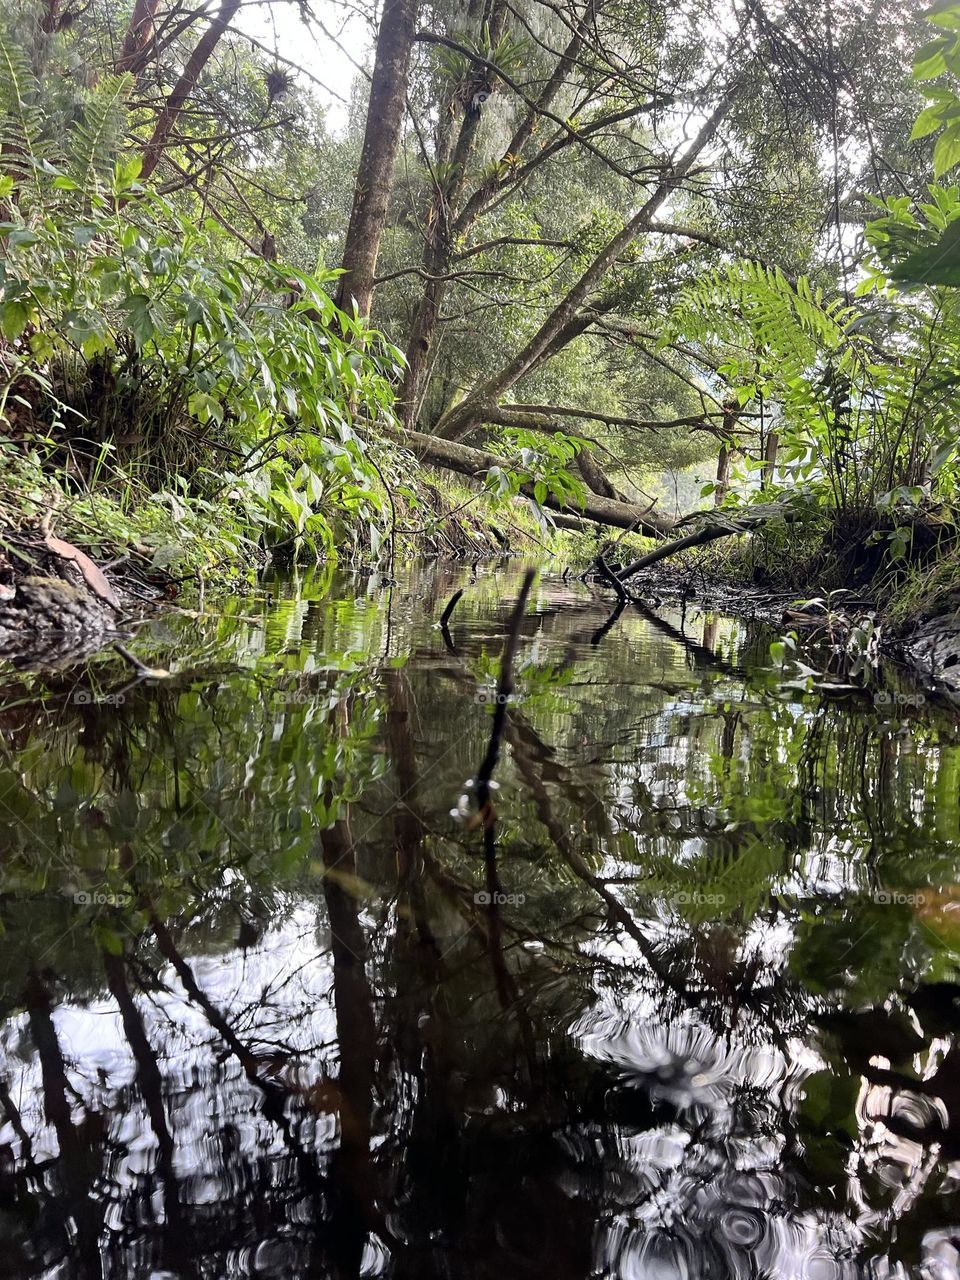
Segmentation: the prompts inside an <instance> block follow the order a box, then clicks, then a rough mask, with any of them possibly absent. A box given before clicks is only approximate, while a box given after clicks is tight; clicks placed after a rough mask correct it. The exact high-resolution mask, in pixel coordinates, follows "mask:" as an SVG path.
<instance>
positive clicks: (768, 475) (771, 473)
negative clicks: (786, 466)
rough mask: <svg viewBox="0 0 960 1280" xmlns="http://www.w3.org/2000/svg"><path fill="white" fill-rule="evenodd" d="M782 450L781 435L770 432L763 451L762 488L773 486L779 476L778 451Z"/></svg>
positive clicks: (776, 432)
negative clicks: (775, 478) (777, 475)
mask: <svg viewBox="0 0 960 1280" xmlns="http://www.w3.org/2000/svg"><path fill="white" fill-rule="evenodd" d="M779 448H780V433H779V432H778V431H773V430H771V431H769V432H768V433H767V440H766V444H765V445H764V449H763V470H762V471H761V472H760V488H761V489H766V488H768V487H769V486H770V485H772V484H773V481H774V477H775V476H776V474H777V450H778V449H779Z"/></svg>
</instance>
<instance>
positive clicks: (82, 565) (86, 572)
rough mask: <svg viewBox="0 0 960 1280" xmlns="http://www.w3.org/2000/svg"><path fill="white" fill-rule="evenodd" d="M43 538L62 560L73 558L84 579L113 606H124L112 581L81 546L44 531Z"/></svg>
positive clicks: (50, 549)
mask: <svg viewBox="0 0 960 1280" xmlns="http://www.w3.org/2000/svg"><path fill="white" fill-rule="evenodd" d="M43 540H44V542H45V543H46V547H47V550H48V551H52V552H53V554H54V555H55V556H59V557H60V559H61V560H72V561H73V563H74V564H75V565H76V566H77V568H78V569H79V570H80V572H81V573H82V574H83V579H84V581H85V582H86V584H87V586H88V587H89V588H90V590H91V591H92V592H93V593H94V595H97V596H99V597H100V599H101V600H105V601H106V602H107V604H108V605H110V606H111V608H113V609H116V610H117V611H118V612H119V611H120V609H121V608H122V606H121V604H120V601H119V600H118V599H117V597H116V595H115V594H114V590H113V588H112V587H111V586H110V583H109V582H108V581H107V580H106V578H105V577H104V576H103V571H102V570H100V569H98V568H97V566H96V565H95V564H94V563H93V561H92V560H91V559H90V557H89V556H88V555H87V554H86V552H85V551H81V550H80V548H79V547H75V546H74V545H73V543H71V542H64V540H63V538H56V537H54V535H53V534H52V533H44V535H43Z"/></svg>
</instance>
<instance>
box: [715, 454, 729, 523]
mask: <svg viewBox="0 0 960 1280" xmlns="http://www.w3.org/2000/svg"><path fill="white" fill-rule="evenodd" d="M729 482H730V446H729V445H728V444H726V443H724V444H722V445H721V446H720V454H719V457H718V458H717V487H716V488H715V489H714V491H713V505H714V506H715V507H721V506H723V500H724V498H725V497H726V496H727V485H728V484H729Z"/></svg>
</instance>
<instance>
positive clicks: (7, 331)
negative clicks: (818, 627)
mask: <svg viewBox="0 0 960 1280" xmlns="http://www.w3.org/2000/svg"><path fill="white" fill-rule="evenodd" d="M29 318H30V312H29V310H28V308H27V304H26V303H25V302H5V303H4V304H3V306H2V308H0V332H2V333H3V336H4V337H5V338H8V339H9V340H10V341H11V342H12V341H13V340H14V338H19V337H20V335H21V333H23V331H24V329H25V328H26V327H27V321H28V320H29Z"/></svg>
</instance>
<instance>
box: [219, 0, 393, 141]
mask: <svg viewBox="0 0 960 1280" xmlns="http://www.w3.org/2000/svg"><path fill="white" fill-rule="evenodd" d="M308 3H309V0H308ZM309 8H310V12H311V14H312V17H311V19H310V20H309V22H305V21H304V19H303V17H302V14H301V6H300V4H299V3H297V0H273V2H272V3H271V0H246V3H245V4H244V5H243V7H242V9H241V14H240V18H239V21H238V23H237V26H238V28H239V29H240V30H241V31H242V32H244V33H245V34H246V35H249V36H252V37H253V39H254V40H256V41H258V42H259V43H260V44H261V45H262V46H263V47H264V48H265V49H267V50H268V51H269V52H276V53H277V54H278V55H279V57H280V58H281V59H287V60H288V61H289V62H292V63H295V64H296V66H297V67H301V68H303V71H304V72H305V74H304V75H302V76H301V77H300V79H301V80H302V82H303V83H304V84H309V85H311V86H312V88H313V89H314V91H315V92H316V94H317V96H318V97H319V99H320V101H321V102H322V103H323V104H324V106H326V107H327V109H328V111H329V117H328V118H329V121H330V124H331V126H332V127H333V128H334V129H338V128H343V127H344V126H345V125H346V122H347V114H348V108H349V103H350V91H351V87H352V85H353V81H354V78H355V76H356V75H357V69H358V66H364V65H368V64H369V61H370V54H371V52H372V45H373V34H374V33H373V31H372V30H371V28H370V25H369V24H368V22H367V21H366V20H365V18H364V17H363V16H361V15H360V14H358V13H357V12H356V10H355V9H354V7H353V5H352V4H341V3H337V2H336V0H313V2H312V3H310V5H309ZM281 65H283V64H281ZM288 69H289V68H288Z"/></svg>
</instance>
